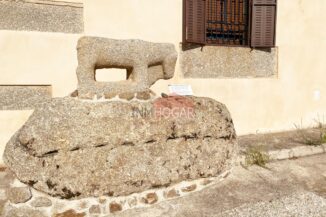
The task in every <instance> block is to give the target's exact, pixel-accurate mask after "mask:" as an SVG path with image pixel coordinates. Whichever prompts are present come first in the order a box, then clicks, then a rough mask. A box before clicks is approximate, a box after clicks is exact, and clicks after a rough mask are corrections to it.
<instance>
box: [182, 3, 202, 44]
mask: <svg viewBox="0 0 326 217" xmlns="http://www.w3.org/2000/svg"><path fill="white" fill-rule="evenodd" d="M183 5H184V14H183V16H184V17H183V19H184V21H183V22H184V23H183V25H184V30H183V31H184V42H186V43H187V42H188V43H199V44H205V42H206V31H205V0H184V4H183Z"/></svg>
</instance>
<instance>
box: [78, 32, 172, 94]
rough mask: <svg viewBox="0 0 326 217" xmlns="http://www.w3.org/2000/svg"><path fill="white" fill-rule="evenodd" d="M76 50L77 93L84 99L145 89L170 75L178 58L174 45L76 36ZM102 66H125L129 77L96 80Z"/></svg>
mask: <svg viewBox="0 0 326 217" xmlns="http://www.w3.org/2000/svg"><path fill="white" fill-rule="evenodd" d="M77 52H78V67H77V77H78V96H79V97H80V98H86V99H89V98H93V97H94V96H97V97H103V96H105V95H106V94H110V95H112V94H113V95H120V94H124V93H137V92H144V91H146V90H148V88H149V87H150V86H151V85H152V84H153V83H155V82H156V81H157V80H158V79H170V78H172V77H173V75H174V70H175V65H176V61H177V57H178V53H177V52H176V50H175V47H174V45H173V44H166V43H152V42H147V41H142V40H114V39H108V38H101V37H89V36H84V37H81V38H80V39H79V41H78V45H77ZM102 68H123V69H126V70H127V74H128V75H127V76H128V79H127V80H126V81H120V82H97V81H96V79H95V77H96V76H95V73H96V72H95V71H96V69H102Z"/></svg>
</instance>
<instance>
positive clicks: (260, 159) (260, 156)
mask: <svg viewBox="0 0 326 217" xmlns="http://www.w3.org/2000/svg"><path fill="white" fill-rule="evenodd" d="M245 156H246V160H245V164H246V167H249V166H252V165H257V166H260V167H263V168H266V164H267V163H268V162H269V156H268V154H266V153H265V152H262V151H261V150H259V149H258V148H253V147H251V148H249V149H248V150H247V151H246V152H245Z"/></svg>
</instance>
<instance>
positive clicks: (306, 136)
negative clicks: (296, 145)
mask: <svg viewBox="0 0 326 217" xmlns="http://www.w3.org/2000/svg"><path fill="white" fill-rule="evenodd" d="M294 126H295V128H296V129H297V138H295V141H297V142H300V143H303V144H305V145H309V146H319V145H322V144H325V143H326V128H325V124H323V123H322V122H320V121H316V125H315V126H314V127H313V128H312V129H315V130H318V134H319V136H318V135H316V134H311V133H309V132H308V131H307V130H308V129H303V128H302V127H300V126H298V125H296V124H295V125H294Z"/></svg>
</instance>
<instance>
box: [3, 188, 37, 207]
mask: <svg viewBox="0 0 326 217" xmlns="http://www.w3.org/2000/svg"><path fill="white" fill-rule="evenodd" d="M6 193H7V197H8V199H9V200H10V202H12V203H25V202H26V201H28V200H30V199H31V198H32V193H31V190H30V188H29V187H13V188H9V189H8V190H7V192H6Z"/></svg>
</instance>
